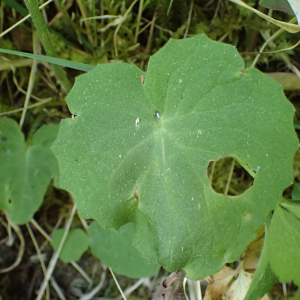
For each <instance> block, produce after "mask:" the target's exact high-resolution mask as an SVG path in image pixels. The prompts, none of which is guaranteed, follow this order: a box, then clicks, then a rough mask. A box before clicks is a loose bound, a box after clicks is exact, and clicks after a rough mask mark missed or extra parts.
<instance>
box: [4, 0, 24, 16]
mask: <svg viewBox="0 0 300 300" xmlns="http://www.w3.org/2000/svg"><path fill="white" fill-rule="evenodd" d="M2 1H3V2H4V3H5V4H6V5H8V6H10V7H11V8H13V9H14V10H15V11H17V12H18V13H19V14H21V15H22V16H23V17H25V16H26V15H28V10H27V9H26V8H25V7H24V6H22V5H20V4H19V3H18V2H17V1H15V0H2Z"/></svg>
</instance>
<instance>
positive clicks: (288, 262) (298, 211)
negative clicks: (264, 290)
mask: <svg viewBox="0 0 300 300" xmlns="http://www.w3.org/2000/svg"><path fill="white" fill-rule="evenodd" d="M267 247H268V257H269V261H270V265H271V268H272V269H273V270H274V272H275V274H276V275H277V276H278V279H279V281H281V282H289V281H292V280H293V281H294V283H295V284H297V285H298V286H299V285H300V272H299V270H300V204H297V203H293V202H290V203H288V202H287V201H284V202H283V203H282V204H281V205H279V206H277V207H276V209H275V211H274V215H273V218H272V220H271V224H270V230H269V237H268V239H267Z"/></svg>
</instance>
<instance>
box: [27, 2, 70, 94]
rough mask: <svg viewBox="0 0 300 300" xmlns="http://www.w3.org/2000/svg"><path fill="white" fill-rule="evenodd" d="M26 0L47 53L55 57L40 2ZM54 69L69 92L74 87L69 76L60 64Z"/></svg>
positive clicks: (58, 78)
mask: <svg viewBox="0 0 300 300" xmlns="http://www.w3.org/2000/svg"><path fill="white" fill-rule="evenodd" d="M24 2H25V4H26V6H27V9H28V11H29V13H30V14H31V17H32V20H33V23H34V25H35V27H36V30H37V32H38V35H39V38H40V40H41V43H42V45H43V47H44V49H45V51H46V53H47V55H48V56H53V57H55V51H54V48H53V46H52V43H51V38H50V35H49V32H48V29H47V26H46V24H45V21H44V19H43V16H42V14H41V12H40V10H39V6H38V3H37V2H36V0H24ZM53 70H54V73H55V75H56V78H57V80H58V81H59V83H60V84H61V85H62V87H63V89H64V90H65V92H68V91H69V90H70V89H71V88H72V84H71V82H70V81H69V79H68V78H67V75H66V74H65V72H64V71H63V69H62V68H61V67H60V66H56V65H54V66H53Z"/></svg>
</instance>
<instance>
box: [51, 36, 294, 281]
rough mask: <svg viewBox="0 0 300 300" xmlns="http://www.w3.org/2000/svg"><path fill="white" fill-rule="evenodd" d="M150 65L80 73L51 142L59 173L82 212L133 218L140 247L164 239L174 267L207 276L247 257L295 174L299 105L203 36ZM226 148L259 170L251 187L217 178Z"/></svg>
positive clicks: (109, 220) (162, 258) (113, 223)
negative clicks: (238, 191)
mask: <svg viewBox="0 0 300 300" xmlns="http://www.w3.org/2000/svg"><path fill="white" fill-rule="evenodd" d="M143 74H144V73H143V72H142V71H141V70H139V69H138V68H136V67H135V66H132V65H126V64H123V63H114V64H107V65H100V66H98V67H96V68H95V69H94V70H92V71H91V72H89V73H87V74H85V75H82V76H80V77H78V78H77V80H76V83H75V86H74V88H73V89H72V91H71V92H70V94H69V95H68V97H67V103H68V106H69V109H70V111H71V112H72V114H73V118H72V119H67V120H63V121H62V123H61V127H60V132H59V136H58V138H57V140H56V142H55V144H54V146H53V150H54V152H55V154H56V156H57V158H58V160H59V164H60V168H61V184H62V187H63V188H65V189H66V190H68V191H70V192H71V193H72V195H73V196H74V198H75V200H76V202H77V204H78V210H79V213H80V215H81V216H82V217H83V218H94V219H96V220H97V221H98V222H99V223H100V224H101V225H102V226H104V227H114V228H115V229H118V228H119V227H121V226H122V225H123V224H126V223H128V222H133V223H134V225H135V231H136V232H135V238H134V244H135V247H137V248H139V249H142V248H143V246H141V245H143V244H144V243H149V242H148V241H149V240H152V239H154V244H153V245H152V248H153V250H151V249H150V250H148V251H149V253H152V254H153V253H155V254H156V259H157V261H158V262H159V263H160V264H161V265H162V266H163V267H164V268H166V269H167V270H169V271H174V270H177V269H184V270H186V271H187V276H188V277H189V278H191V279H200V278H203V277H205V276H207V275H210V274H213V273H216V272H217V271H218V270H220V269H221V268H222V266H223V265H224V263H225V262H231V261H234V260H235V259H237V258H238V257H239V255H240V254H241V253H242V251H243V250H244V249H245V247H246V246H247V244H248V243H249V242H250V241H251V240H252V239H253V237H254V235H255V231H256V229H257V228H258V227H259V226H261V225H262V224H263V222H264V221H265V217H266V215H267V214H268V213H269V211H270V210H271V209H272V208H273V207H274V206H275V205H276V204H277V203H279V202H280V200H281V194H282V190H283V189H284V188H285V187H286V186H288V185H290V184H291V183H292V172H291V171H292V157H293V155H294V153H295V151H296V150H297V148H298V141H297V138H296V135H295V133H294V129H293V126H292V118H293V113H294V110H293V108H292V106H291V105H290V103H289V102H288V101H287V100H286V98H285V97H284V94H283V92H282V88H281V86H280V85H279V84H277V83H276V82H274V81H273V80H272V79H270V78H269V77H267V76H265V75H263V74H261V73H260V72H259V71H257V70H254V69H246V70H244V64H243V61H242V59H241V58H240V57H239V55H238V53H237V51H236V49H235V48H234V47H232V46H229V45H225V44H221V43H216V42H213V41H211V40H209V39H208V38H207V37H205V36H196V37H195V38H191V39H186V40H170V42H168V43H167V45H166V46H165V47H164V48H163V49H161V50H160V51H159V52H158V53H157V54H155V55H154V56H152V57H151V59H150V61H149V64H148V69H147V74H146V80H145V83H144V85H143V84H142V82H141V75H143ZM278 120H281V123H280V126H278ZM287 143H288V144H289V147H288V148H287V147H286V144H287ZM222 156H233V157H236V158H237V159H238V160H239V161H240V162H243V163H246V164H248V166H249V167H250V169H252V170H253V171H255V172H256V175H255V181H254V185H253V187H252V188H250V189H249V190H247V191H246V192H245V193H244V194H242V195H240V196H237V197H232V196H225V195H220V194H217V193H215V192H214V191H213V189H212V188H211V186H210V183H209V179H208V177H207V166H208V164H209V162H210V161H212V160H217V159H219V158H220V157H222ZM270 174H272V175H270ZM262 199H263V201H262ZM201 229H203V230H201ZM141 232H143V234H141ZM148 246H149V245H148ZM149 247H150V246H149ZM141 252H142V253H143V254H144V256H145V257H147V253H145V252H144V251H141ZM152 254H151V255H152ZM151 257H152V256H151ZM147 258H148V259H149V257H147ZM207 261H209V264H208V263H207Z"/></svg>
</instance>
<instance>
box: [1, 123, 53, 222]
mask: <svg viewBox="0 0 300 300" xmlns="http://www.w3.org/2000/svg"><path fill="white" fill-rule="evenodd" d="M57 132H58V126H57V125H44V126H42V127H41V128H40V129H39V130H38V131H37V132H36V133H35V134H34V135H33V137H32V141H27V142H25V141H24V135H23V133H22V132H21V131H20V128H19V126H18V124H17V123H16V122H15V121H14V120H12V119H7V118H0V165H1V169H0V208H1V209H3V210H5V211H6V212H8V213H9V216H10V218H11V220H12V221H13V222H15V223H17V224H24V223H26V222H28V221H29V220H30V219H31V218H32V216H33V214H34V213H35V212H36V211H37V209H38V208H39V206H40V205H41V203H42V201H43V198H44V194H45V192H46V189H47V187H48V185H49V183H50V181H51V179H52V178H57V177H58V176H59V170H58V164H57V160H56V158H55V156H54V155H53V153H52V151H51V150H50V147H51V145H52V143H53V141H54V139H55V138H56V136H57Z"/></svg>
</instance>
